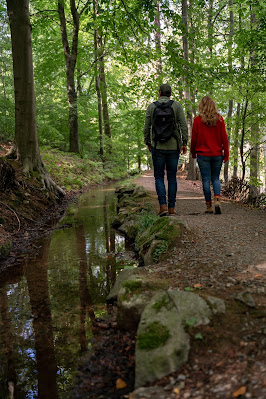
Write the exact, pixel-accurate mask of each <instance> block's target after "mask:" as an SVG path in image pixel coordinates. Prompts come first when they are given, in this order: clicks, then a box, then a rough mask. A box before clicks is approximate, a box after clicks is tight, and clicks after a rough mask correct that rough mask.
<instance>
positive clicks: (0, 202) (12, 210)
mask: <svg viewBox="0 0 266 399" xmlns="http://www.w3.org/2000/svg"><path fill="white" fill-rule="evenodd" d="M0 204H3V205H4V206H6V207H7V208H8V209H9V210H10V211H11V212H13V213H14V215H15V216H16V218H17V221H18V229H17V231H15V233H18V232H19V230H20V220H19V217H18V215H17V214H16V212H15V211H14V209H12V208H11V207H10V206H9V205H7V204H5V203H4V202H2V201H0Z"/></svg>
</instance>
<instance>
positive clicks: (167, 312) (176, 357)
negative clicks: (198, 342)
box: [135, 293, 189, 388]
mask: <svg viewBox="0 0 266 399" xmlns="http://www.w3.org/2000/svg"><path fill="white" fill-rule="evenodd" d="M188 353H189V336H188V334H187V333H186V332H185V330H184V328H183V325H182V320H181V318H180V315H179V313H178V312H177V311H176V309H175V306H174V304H173V303H172V301H171V300H170V298H169V296H168V294H167V293H158V294H156V295H155V296H154V297H153V298H152V299H151V301H150V303H149V304H148V305H147V306H146V308H145V309H144V311H143V313H142V316H141V321H140V323H139V327H138V331H137V343H136V366H135V388H138V387H141V386H143V385H145V384H147V383H149V382H152V381H155V380H156V379H159V378H162V377H163V376H165V375H167V374H169V373H172V372H174V371H176V370H177V369H178V368H179V367H180V366H181V365H182V364H184V363H185V362H186V361H187V358H188Z"/></svg>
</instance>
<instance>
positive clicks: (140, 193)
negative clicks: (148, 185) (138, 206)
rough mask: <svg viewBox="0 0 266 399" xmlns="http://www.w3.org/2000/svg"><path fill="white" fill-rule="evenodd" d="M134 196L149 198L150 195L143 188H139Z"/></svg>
mask: <svg viewBox="0 0 266 399" xmlns="http://www.w3.org/2000/svg"><path fill="white" fill-rule="evenodd" d="M132 196H133V197H134V198H143V197H148V196H149V195H148V192H147V191H146V190H145V188H144V187H143V186H137V187H136V188H135V190H134V191H133V194H132Z"/></svg>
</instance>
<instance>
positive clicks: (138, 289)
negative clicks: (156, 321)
mask: <svg viewBox="0 0 266 399" xmlns="http://www.w3.org/2000/svg"><path fill="white" fill-rule="evenodd" d="M167 288H168V282H167V281H164V280H162V279H154V278H151V277H150V276H140V275H137V274H132V275H131V276H130V277H129V278H128V279H127V280H125V281H123V283H122V286H121V289H120V290H119V292H118V294H117V299H118V300H117V323H118V326H119V328H121V329H125V330H136V329H137V328H138V324H139V321H140V317H141V314H142V312H143V310H144V308H145V306H146V305H147V304H148V303H149V302H150V300H151V298H152V296H153V295H154V294H155V293H157V292H158V291H165V290H166V289H167Z"/></svg>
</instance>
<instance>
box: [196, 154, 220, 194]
mask: <svg viewBox="0 0 266 399" xmlns="http://www.w3.org/2000/svg"><path fill="white" fill-rule="evenodd" d="M197 161H198V165H199V168H200V173H201V177H202V187H203V192H204V196H205V200H206V201H211V198H212V197H211V182H212V187H213V193H214V195H220V194H221V183H220V180H219V177H220V172H221V169H222V164H223V156H222V155H220V156H217V157H205V156H203V155H197Z"/></svg>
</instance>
